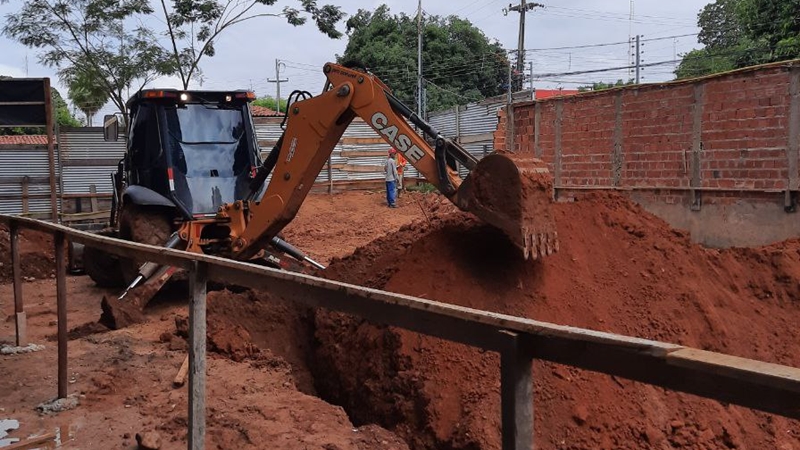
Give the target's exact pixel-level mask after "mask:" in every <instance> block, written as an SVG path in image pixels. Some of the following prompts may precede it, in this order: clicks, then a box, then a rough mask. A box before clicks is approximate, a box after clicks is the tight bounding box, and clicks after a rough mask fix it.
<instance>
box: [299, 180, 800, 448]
mask: <svg viewBox="0 0 800 450" xmlns="http://www.w3.org/2000/svg"><path fill="white" fill-rule="evenodd" d="M554 214H555V218H556V221H557V224H558V230H559V237H560V241H561V248H560V252H559V253H558V254H556V255H553V256H550V257H548V258H545V259H544V260H542V261H539V262H536V263H534V264H531V263H530V262H525V261H522V260H521V258H519V256H518V255H519V253H518V249H516V248H514V247H513V246H512V245H511V244H509V243H508V241H507V240H506V239H504V238H503V236H502V235H500V234H499V233H498V232H497V231H495V230H494V229H492V228H490V227H488V226H485V225H483V224H481V223H478V222H477V221H475V220H473V219H471V218H469V217H468V216H466V215H462V214H455V215H449V216H446V217H442V218H437V219H434V220H432V221H431V222H429V223H428V222H426V223H420V224H415V225H411V226H406V227H403V228H402V229H401V230H400V231H398V232H397V233H395V234H392V235H388V236H385V237H384V238H381V239H378V240H377V241H375V242H373V243H372V244H370V245H368V246H366V247H364V248H360V249H358V250H357V251H356V252H355V253H354V254H353V255H352V256H350V257H346V258H344V259H335V260H334V261H333V262H332V263H331V265H330V267H329V269H328V271H326V275H327V276H328V277H331V278H334V279H338V280H341V281H346V282H351V283H357V284H362V285H366V286H370V287H375V288H382V289H386V290H389V291H393V292H398V293H403V294H410V295H415V296H419V297H423V298H428V299H434V300H438V301H444V302H450V303H455V304H459V305H463V306H469V307H474V308H481V309H487V310H492V311H498V312H502V313H507V314H513V315H518V316H524V317H530V318H535V319H539V320H546V321H549V322H554V323H559V324H565V325H574V326H579V327H586V328H591V329H596V330H602V331H610V332H616V333H622V334H626V335H631V336H638V337H643V338H649V339H657V340H663V341H668V342H674V343H679V344H683V345H688V346H692V347H697V348H702V349H707V350H713V351H721V352H725V353H730V354H734V355H738V356H744V357H749V358H756V359H761V360H766V361H771V362H777V363H781V364H788V365H794V366H800V347H798V346H797V345H796V343H797V342H798V338H800V331H798V329H797V326H796V324H797V323H798V322H800V303H798V302H800V285H798V281H797V280H798V279H800V242H798V241H789V242H784V243H781V244H778V245H773V246H770V247H766V248H760V249H732V250H726V251H719V250H711V249H706V248H702V247H700V246H697V245H694V244H692V243H691V242H690V241H689V238H688V235H686V234H685V233H683V232H681V231H677V230H673V229H671V228H670V227H669V226H668V225H667V224H666V223H664V222H663V221H661V220H660V219H658V218H655V217H654V216H652V215H650V214H648V213H646V212H645V211H644V210H642V209H641V208H639V207H638V206H636V205H635V204H633V203H631V202H629V201H628V200H626V199H624V198H622V197H619V196H614V195H607V194H603V195H593V196H590V197H588V198H586V199H584V200H581V201H577V202H574V203H566V204H558V205H556V206H555V210H554ZM316 327H317V329H316V338H317V340H318V343H319V345H318V346H317V349H316V354H315V359H314V361H315V367H314V369H315V371H316V375H317V376H316V380H317V388H318V390H319V392H321V393H322V394H323V397H324V398H326V399H328V400H331V401H333V402H335V403H337V404H341V405H344V406H345V409H346V410H347V411H348V413H349V414H350V416H351V418H352V419H353V421H354V422H355V423H357V424H358V423H379V424H381V425H384V426H386V427H388V428H390V429H392V430H394V431H396V432H398V433H399V434H400V435H402V436H404V437H405V438H406V439H407V440H408V442H409V443H410V444H411V445H412V448H458V449H466V448H481V449H496V448H500V433H499V430H500V408H499V361H498V358H497V356H496V355H495V354H493V353H490V352H482V351H479V350H476V349H473V348H469V347H466V346H461V345H457V344H452V343H449V342H444V341H441V340H438V339H434V338H428V337H424V336H419V335H416V334H413V333H409V332H406V331H403V330H398V329H391V328H383V327H375V326H372V325H370V324H367V323H365V322H363V321H361V320H359V319H355V318H352V317H349V316H344V315H340V314H332V313H328V312H324V311H320V312H318V313H317V315H316ZM534 370H535V372H534V373H535V375H534V376H535V385H534V392H535V402H536V404H535V412H536V417H535V421H536V433H537V436H536V438H537V448H542V449H604V448H608V449H610V448H614V449H639V448H654V449H662V448H675V447H689V448H699V449H728V448H740V449H766V448H775V449H792V448H794V449H797V448H800V431H798V430H800V426H799V425H800V424H798V423H796V422H793V421H789V420H787V419H783V418H779V417H773V416H769V415H766V414H761V413H757V412H753V411H751V410H748V409H745V408H739V407H734V406H725V405H721V404H719V403H716V402H714V401H709V400H703V399H699V398H696V397H692V396H688V395H683V394H677V393H673V392H667V391H664V390H663V389H660V388H656V387H651V386H647V385H643V384H639V383H633V382H629V381H627V380H620V379H612V378H611V377H608V376H604V375H598V374H593V373H589V372H585V371H580V370H577V369H573V368H569V367H564V366H559V365H554V364H548V363H541V362H537V363H536V364H535V367H534Z"/></svg>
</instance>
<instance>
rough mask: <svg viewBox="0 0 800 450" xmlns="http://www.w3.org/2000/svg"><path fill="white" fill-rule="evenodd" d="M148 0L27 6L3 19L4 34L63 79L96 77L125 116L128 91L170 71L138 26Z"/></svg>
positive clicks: (61, 0)
mask: <svg viewBox="0 0 800 450" xmlns="http://www.w3.org/2000/svg"><path fill="white" fill-rule="evenodd" d="M152 12H153V10H152V9H151V8H150V2H149V1H147V0H120V1H109V0H52V1H50V0H29V1H26V2H25V3H24V4H23V6H22V8H21V9H20V10H19V11H18V12H17V13H14V14H8V15H6V23H5V26H4V27H3V33H4V34H5V35H6V36H8V37H10V38H12V39H14V40H16V41H18V42H20V43H22V44H24V45H26V46H28V47H32V48H38V49H42V52H41V53H40V54H39V61H40V62H41V63H42V64H44V65H47V66H50V67H55V68H56V69H58V72H59V76H60V77H61V78H62V79H71V78H75V77H77V76H78V74H80V73H81V72H90V73H94V74H97V76H98V80H99V81H101V82H102V84H103V86H104V89H105V90H106V93H107V94H108V96H109V98H110V99H111V101H112V102H113V103H114V105H116V107H117V108H118V109H119V110H120V111H121V112H123V113H124V112H125V111H126V109H125V102H126V100H127V97H128V94H129V90H130V89H131V88H132V87H133V88H136V89H140V88H142V87H143V86H144V85H145V84H147V83H148V82H149V81H151V80H153V79H154V78H155V77H157V76H158V75H164V74H168V73H170V72H171V70H172V67H173V66H172V65H170V55H169V53H168V52H166V51H165V50H164V49H163V48H161V46H160V45H159V44H158V42H157V39H156V36H155V34H154V33H153V32H152V31H151V30H150V29H148V28H146V27H144V26H143V25H142V23H144V20H145V19H146V17H147V16H148V15H150V14H151V13H152Z"/></svg>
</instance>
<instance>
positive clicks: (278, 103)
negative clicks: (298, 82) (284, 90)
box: [267, 58, 289, 112]
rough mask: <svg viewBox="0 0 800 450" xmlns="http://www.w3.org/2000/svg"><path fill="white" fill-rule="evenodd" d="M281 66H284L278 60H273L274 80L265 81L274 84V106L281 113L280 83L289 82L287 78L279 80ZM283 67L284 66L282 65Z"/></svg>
mask: <svg viewBox="0 0 800 450" xmlns="http://www.w3.org/2000/svg"><path fill="white" fill-rule="evenodd" d="M281 65H284V64H283V63H282V62H281V60H280V59H278V58H275V79H274V80H272V79H269V78H267V81H268V82H270V83H275V87H276V91H277V92H276V98H275V106H276V108H277V109H278V112H281V83H286V82H287V81H289V79H288V78H284V79H282V80H281ZM284 67H285V65H284ZM287 112H288V111H287Z"/></svg>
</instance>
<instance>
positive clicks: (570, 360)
mask: <svg viewBox="0 0 800 450" xmlns="http://www.w3.org/2000/svg"><path fill="white" fill-rule="evenodd" d="M0 223H6V224H8V225H9V226H10V229H11V244H12V245H11V248H12V267H13V270H14V296H15V304H16V305H17V310H16V311H17V319H18V326H21V327H22V328H23V330H24V326H25V325H24V319H25V317H24V311H23V308H22V297H21V295H22V293H21V284H20V280H19V278H20V272H19V254H18V248H17V245H18V244H17V239H18V233H19V230H20V229H22V228H29V229H33V230H37V231H41V232H45V233H49V234H52V235H54V236H55V245H56V265H57V271H56V286H57V305H58V312H57V314H58V347H59V350H58V356H59V364H58V375H59V376H58V385H59V389H58V394H59V397H65V396H66V395H67V386H68V385H67V336H66V334H67V328H66V283H65V277H66V271H65V262H64V243H65V240H66V239H70V240H71V241H74V242H78V243H81V244H84V245H88V246H93V247H101V248H103V249H104V250H105V251H108V252H110V253H114V254H116V255H119V256H123V257H135V258H137V259H140V260H142V259H144V260H149V261H153V262H157V263H160V264H166V265H171V266H174V267H179V268H183V269H186V270H188V272H189V279H190V283H191V293H192V298H191V300H190V314H189V324H190V335H189V338H190V346H189V349H190V351H189V358H190V365H189V384H190V388H189V448H190V449H202V448H203V445H204V444H203V436H204V434H205V376H206V375H205V374H206V369H205V368H206V339H205V336H206V283H207V281H208V280H217V281H221V282H225V283H230V284H237V285H241V286H245V287H250V288H254V289H262V290H265V291H269V292H271V293H274V294H276V295H279V296H283V297H284V298H286V299H289V300H292V301H296V302H298V303H301V304H304V305H308V306H313V307H321V308H326V309H330V310H333V311H338V312H343V313H348V314H354V315H357V316H360V317H362V318H364V319H367V320H369V321H371V322H374V323H378V324H385V325H389V326H395V327H400V328H405V329H408V330H412V331H416V332H419V333H424V334H427V335H430V336H435V337H439V338H442V339H447V340H450V341H455V342H460V343H464V344H468V345H471V346H475V347H480V348H483V349H486V350H490V351H496V352H498V353H500V356H501V357H500V365H501V368H500V369H501V370H500V372H501V413H502V435H503V439H502V440H503V448H504V449H508V450H512V449H513V450H522V449H525V450H529V449H531V448H532V447H533V436H534V433H533V392H532V371H531V365H532V362H533V360H534V359H542V360H546V361H551V362H555V363H559V364H565V365H570V366H574V367H578V368H581V369H586V370H591V371H595V372H600V373H604V374H608V375H612V376H617V377H622V378H627V379H630V380H635V381H640V382H643V383H648V384H651V385H656V386H661V387H664V388H667V389H671V390H675V391H680V392H686V393H689V394H694V395H698V396H701V397H706V398H710V399H715V400H719V401H722V402H726V403H732V404H737V405H741V406H745V407H749V408H753V409H757V410H761V411H765V412H769V413H773V414H778V415H781V416H785V417H789V418H794V419H800V369H798V368H794V367H789V366H782V365H778V364H771V363H766V362H761V361H756V360H752V359H746V358H740V357H735V356H730V355H725V354H721V353H715V352H708V351H703V350H698V349H693V348H689V347H683V346H680V345H675V344H668V343H664V342H657V341H651V340H646V339H639V338H633V337H627V336H621V335H617V334H612V333H605V332H599V331H593V330H587V329H581V328H575V327H569V326H562V325H555V324H551V323H546V322H540V321H537V320H532V319H525V318H520V317H514V316H509V315H505V314H498V313H493V312H488V311H481V310H477V309H472V308H465V307H461V306H455V305H451V304H447V303H440V302H435V301H431V300H426V299H421V298H416V297H411V296H407V295H401V294H394V293H390V292H385V291H380V290H376V289H370V288H365V287H361V286H356V285H352V284H346V283H340V282H336V281H331V280H326V279H322V278H318V277H313V276H310V275H303V274H298V273H292V272H285V271H281V270H275V269H271V268H268V267H262V266H258V265H254V264H249V263H243V262H238V261H232V260H228V259H224V258H219V257H214V256H208V255H199V254H194V253H188V252H183V251H179V250H171V249H165V248H159V247H153V246H149V245H143V244H137V243H133V242H128V241H121V240H118V239H113V238H109V237H104V236H99V235H93V234H90V233H86V232H82V231H78V230H74V229H71V228H68V227H65V226H61V225H56V224H52V223H49V222H42V221H38V220H32V219H27V218H19V217H12V216H5V215H0ZM20 313H21V315H20ZM20 320H21V323H20ZM18 337H19V328H18ZM23 338H24V336H23Z"/></svg>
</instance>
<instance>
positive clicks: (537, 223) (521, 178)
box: [453, 152, 558, 259]
mask: <svg viewBox="0 0 800 450" xmlns="http://www.w3.org/2000/svg"><path fill="white" fill-rule="evenodd" d="M453 200H454V201H455V202H456V204H457V205H458V206H459V207H460V208H461V209H463V210H465V211H468V212H471V213H473V214H475V215H476V216H478V217H479V218H480V219H482V220H483V221H485V222H487V223H489V224H491V225H494V226H495V227H497V228H499V229H500V230H502V231H503V232H504V233H505V234H506V235H508V237H509V238H510V239H511V241H512V242H514V244H515V245H516V246H517V247H519V248H520V249H521V250H522V252H523V255H524V256H525V259H538V258H539V257H541V256H545V255H550V254H552V253H554V252H556V251H558V233H557V232H556V225H555V220H554V217H553V213H552V209H551V204H552V202H553V178H552V176H551V175H550V172H549V171H548V170H547V164H546V163H545V162H544V161H542V160H540V159H537V158H532V157H521V156H519V155H515V154H511V153H507V152H496V153H493V154H491V155H488V156H486V157H485V158H483V159H481V160H480V162H478V165H477V166H476V167H475V169H473V170H472V171H471V172H470V174H469V176H468V177H467V178H466V179H465V180H464V182H463V183H462V184H461V186H460V187H459V189H458V192H457V193H456V197H455V198H454V199H453Z"/></svg>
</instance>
